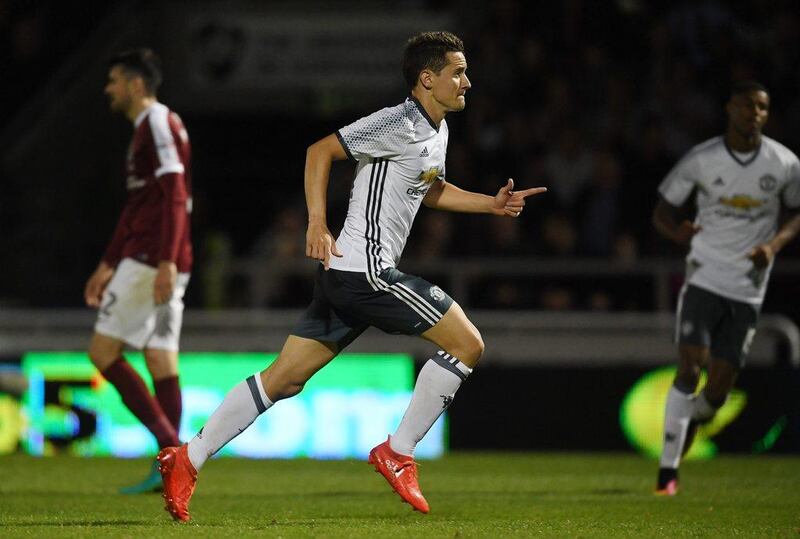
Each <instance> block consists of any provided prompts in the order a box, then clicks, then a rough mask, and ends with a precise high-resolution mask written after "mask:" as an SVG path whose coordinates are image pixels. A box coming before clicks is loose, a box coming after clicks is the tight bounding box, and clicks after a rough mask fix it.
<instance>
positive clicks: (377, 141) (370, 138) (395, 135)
mask: <svg viewBox="0 0 800 539" xmlns="http://www.w3.org/2000/svg"><path fill="white" fill-rule="evenodd" d="M412 129H413V127H412V124H411V122H410V121H409V119H408V116H407V115H406V113H405V109H404V108H403V107H393V108H386V109H382V110H379V111H378V112H375V113H373V114H370V115H369V116H365V117H364V118H361V119H360V120H356V121H355V122H353V123H351V124H350V125H347V126H345V127H342V128H341V129H339V131H337V132H336V136H337V137H338V138H339V142H341V144H342V146H343V147H344V149H345V151H346V152H347V156H348V157H350V158H351V159H354V160H356V161H360V160H362V159H368V158H371V157H395V156H398V155H402V154H403V152H404V151H405V149H406V147H407V146H408V144H409V142H411V138H412V134H413V131H412Z"/></svg>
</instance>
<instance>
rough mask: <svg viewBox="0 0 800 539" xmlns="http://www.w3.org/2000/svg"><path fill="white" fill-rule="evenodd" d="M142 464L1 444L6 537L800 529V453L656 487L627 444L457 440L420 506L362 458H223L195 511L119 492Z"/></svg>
mask: <svg viewBox="0 0 800 539" xmlns="http://www.w3.org/2000/svg"><path fill="white" fill-rule="evenodd" d="M148 465H149V464H148V462H146V461H144V460H114V459H80V458H69V457H55V458H32V457H28V456H23V455H13V456H7V457H0V537H4V538H7V537H59V538H62V537H158V538H161V537H237V538H240V537H251V536H252V537H255V536H258V537H325V538H328V537H348V538H349V537H370V538H382V537H390V538H399V537H409V538H416V537H450V538H452V537H637V538H639V537H720V538H722V537H725V538H728V537H800V457H778V456H760V457H734V456H724V457H719V458H717V459H715V460H712V461H708V462H687V463H686V464H685V465H684V466H683V468H682V470H681V471H682V484H681V488H682V491H681V493H680V495H678V496H677V497H674V498H659V497H656V496H654V495H653V494H652V489H653V483H654V480H655V473H656V463H654V462H652V461H647V460H644V459H642V458H640V457H637V456H634V455H632V454H610V455H606V454H545V453H454V454H451V455H449V456H447V457H445V458H443V459H441V460H437V461H430V462H423V463H422V464H421V466H420V483H421V486H422V490H423V492H424V493H425V495H426V497H427V499H428V501H429V502H430V505H431V512H430V514H428V515H422V514H419V513H416V512H414V511H412V510H411V508H410V506H408V505H407V504H403V503H401V502H400V499H399V498H398V497H397V495H395V494H394V493H392V492H391V491H390V490H389V487H388V485H387V484H386V483H385V482H384V480H383V478H382V477H380V476H379V475H378V474H376V473H374V472H373V471H372V469H371V467H370V466H369V465H367V464H366V463H365V462H359V461H313V460H294V461H254V460H241V459H218V460H214V461H211V462H209V463H208V464H207V465H206V467H205V468H204V469H203V471H202V474H201V477H200V481H199V484H198V488H197V491H196V493H195V497H194V499H193V500H192V504H191V507H190V509H191V512H192V517H193V521H192V522H191V523H189V524H177V523H173V522H172V520H171V519H170V518H169V515H168V514H167V513H166V512H165V511H164V510H163V505H162V500H161V498H160V496H159V495H157V494H153V495H142V496H122V495H119V494H117V493H116V489H117V488H118V487H120V486H124V485H126V484H128V483H131V482H134V481H135V480H137V479H139V478H140V477H141V476H142V475H143V474H144V473H145V471H146V469H147V466H148Z"/></svg>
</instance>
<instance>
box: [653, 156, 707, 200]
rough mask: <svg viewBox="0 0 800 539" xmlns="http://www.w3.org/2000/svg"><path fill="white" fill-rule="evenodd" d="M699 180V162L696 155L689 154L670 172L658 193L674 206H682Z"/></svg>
mask: <svg viewBox="0 0 800 539" xmlns="http://www.w3.org/2000/svg"><path fill="white" fill-rule="evenodd" d="M697 178H698V175H697V160H696V159H695V158H694V154H689V155H687V156H686V157H684V158H683V159H681V160H680V161H678V163H677V164H676V165H675V166H674V167H673V168H672V170H670V171H669V174H667V176H666V177H665V178H664V180H663V181H662V182H661V185H659V186H658V192H659V193H660V194H661V196H662V197H664V200H666V201H667V202H669V203H670V204H672V205H673V206H680V205H682V204H683V203H684V202H686V199H687V198H689V195H690V194H691V193H692V191H693V190H694V188H695V186H696V185H697V181H698V180H697Z"/></svg>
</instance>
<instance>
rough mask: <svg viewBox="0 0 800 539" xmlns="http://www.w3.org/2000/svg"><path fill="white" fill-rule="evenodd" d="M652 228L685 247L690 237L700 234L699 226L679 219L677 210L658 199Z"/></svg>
mask: <svg viewBox="0 0 800 539" xmlns="http://www.w3.org/2000/svg"><path fill="white" fill-rule="evenodd" d="M653 226H655V227H656V230H658V232H659V233H660V234H661V235H662V236H664V237H665V238H667V239H668V240H672V241H674V242H675V243H677V244H678V245H687V244H688V243H689V242H690V241H691V239H692V237H693V236H694V235H695V234H697V233H698V232H700V225H696V224H694V223H693V222H691V221H689V220H687V219H681V216H680V211H679V210H678V208H676V207H675V206H673V205H672V204H670V203H669V202H667V201H666V200H664V199H663V198H660V199H659V200H658V204H656V209H655V210H653Z"/></svg>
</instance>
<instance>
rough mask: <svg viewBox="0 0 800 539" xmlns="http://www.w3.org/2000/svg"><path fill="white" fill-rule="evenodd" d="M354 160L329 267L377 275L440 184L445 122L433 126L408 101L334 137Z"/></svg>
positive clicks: (396, 256)
mask: <svg viewBox="0 0 800 539" xmlns="http://www.w3.org/2000/svg"><path fill="white" fill-rule="evenodd" d="M336 135H337V137H338V138H339V141H340V142H341V144H342V146H343V147H344V149H345V151H346V152H347V155H348V157H350V158H351V159H353V160H354V161H356V162H357V164H356V175H355V179H354V181H353V189H352V191H351V192H350V203H349V206H348V209H347V218H346V219H345V222H344V228H342V232H341V233H340V234H339V237H338V238H337V239H336V246H337V247H338V248H339V252H340V253H341V254H342V257H341V258H338V257H336V256H332V257H331V260H330V267H331V268H333V269H337V270H342V271H358V272H368V273H372V274H378V273H380V272H381V271H382V270H384V269H386V268H393V267H395V266H396V265H397V263H398V261H399V260H400V255H401V254H402V252H403V248H404V247H405V244H406V240H407V239H408V234H409V232H410V231H411V225H412V223H413V222H414V217H415V216H416V214H417V210H419V206H420V204H421V203H422V199H423V198H424V197H425V194H426V193H427V192H428V189H429V188H430V186H431V185H432V184H433V182H436V181H442V180H444V162H445V154H446V152H447V136H448V131H447V123H446V122H445V121H444V120H442V123H441V125H439V128H438V129H437V128H436V125H435V124H434V123H433V121H432V120H431V119H430V117H429V116H428V115H427V113H426V112H425V109H423V108H422V105H421V104H420V103H419V102H418V101H417V100H416V99H414V98H413V97H409V98H408V99H406V100H405V102H404V103H401V104H399V105H397V106H395V107H389V108H385V109H382V110H379V111H378V112H375V113H373V114H370V115H369V116H366V117H364V118H361V119H360V120H357V121H356V122H354V123H352V124H350V125H348V126H346V127H343V128H341V129H340V130H339V131H337V133H336Z"/></svg>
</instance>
